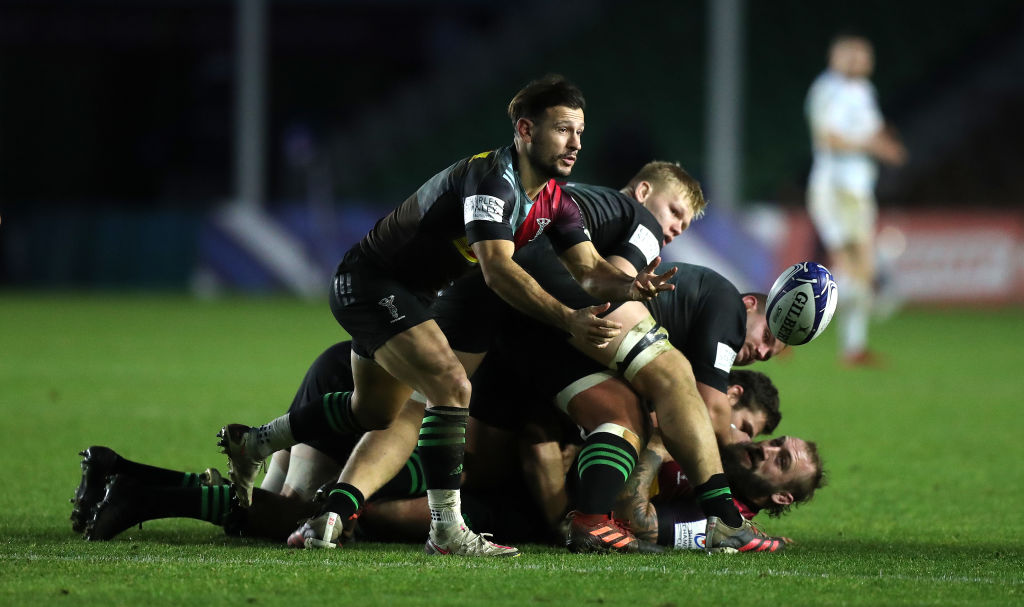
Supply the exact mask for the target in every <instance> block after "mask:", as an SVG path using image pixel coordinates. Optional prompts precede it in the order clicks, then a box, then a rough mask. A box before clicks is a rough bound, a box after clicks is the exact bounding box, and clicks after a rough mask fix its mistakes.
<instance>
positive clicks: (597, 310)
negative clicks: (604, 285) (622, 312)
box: [590, 302, 612, 316]
mask: <svg viewBox="0 0 1024 607" xmlns="http://www.w3.org/2000/svg"><path fill="white" fill-rule="evenodd" d="M610 307H612V304H611V303H610V302H605V303H603V304H598V305H596V306H590V313H591V314H593V315H594V316H597V315H598V314H603V313H604V312H607V311H608V308H610Z"/></svg>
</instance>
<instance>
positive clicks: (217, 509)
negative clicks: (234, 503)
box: [140, 485, 234, 525]
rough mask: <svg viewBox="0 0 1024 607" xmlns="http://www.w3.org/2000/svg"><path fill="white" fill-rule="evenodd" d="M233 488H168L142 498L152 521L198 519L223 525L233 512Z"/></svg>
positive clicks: (152, 490)
mask: <svg viewBox="0 0 1024 607" xmlns="http://www.w3.org/2000/svg"><path fill="white" fill-rule="evenodd" d="M232 495H234V491H233V489H232V487H231V485H217V486H215V487H184V488H175V489H172V488H168V487H153V488H150V489H149V490H146V491H143V493H142V494H141V496H140V497H142V499H141V501H142V502H143V504H144V506H145V509H146V511H147V514H148V517H149V520H153V519H160V518H179V517H186V518H194V519H198V520H201V521H208V522H211V523H213V524H214V525H223V524H224V519H225V518H226V517H227V515H228V513H229V512H230V511H231V496H232Z"/></svg>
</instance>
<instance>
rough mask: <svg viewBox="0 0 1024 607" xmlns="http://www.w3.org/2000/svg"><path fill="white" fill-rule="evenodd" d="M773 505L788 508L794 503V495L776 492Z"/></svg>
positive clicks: (772, 497)
mask: <svg viewBox="0 0 1024 607" xmlns="http://www.w3.org/2000/svg"><path fill="white" fill-rule="evenodd" d="M771 500H772V503H774V504H778V505H780V506H788V505H790V504H792V503H793V494H792V493H790V492H789V491H776V492H775V493H773V494H772V496H771Z"/></svg>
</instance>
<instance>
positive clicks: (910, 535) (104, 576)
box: [0, 293, 1024, 606]
mask: <svg viewBox="0 0 1024 607" xmlns="http://www.w3.org/2000/svg"><path fill="white" fill-rule="evenodd" d="M0 319H2V320H0V335H2V337H0V339H2V342H0V343H2V345H3V347H2V348H0V414H2V419H3V420H4V426H3V427H4V430H5V431H4V436H5V437H6V439H7V443H6V449H5V450H4V458H3V461H4V463H5V469H6V475H5V479H6V481H5V482H6V490H5V491H4V492H3V493H2V494H0V532H2V538H3V539H2V540H0V542H2V544H0V546H2V548H0V604H4V605H13V604H30V603H31V604H61V603H67V604H72V603H73V604H111V605H112V604H210V603H218V604H256V605H260V604H283V603H297V604H328V603H330V604H368V605H376V604H388V605H421V604H422V605H427V604H429V605H435V604H446V605H455V604H465V605H477V604H487V605H521V604H523V603H526V602H528V603H540V604H555V605H560V604H579V605H584V604H587V605H589V604H598V605H619V604H622V605H656V606H669V605H680V606H682V605H689V604H710V603H717V604H722V603H725V602H727V601H732V602H738V603H741V604H744V603H746V604H749V603H752V602H757V603H759V604H775V603H785V604H796V605H822V604H845V605H884V604H891V605H928V604H932V605H955V604H991V605H1006V604H1014V603H1016V604H1022V603H1024V573H1022V572H1024V516H1022V513H1021V506H1020V504H1021V503H1022V501H1024V478H1022V470H1024V467H1022V462H1024V449H1022V447H1021V445H1022V442H1021V440H1020V439H1019V437H1018V434H1019V432H1018V429H1017V426H1018V424H1019V423H1020V422H1019V418H1018V415H1017V410H1018V409H1019V407H1020V402H1021V401H1022V400H1024V381H1022V379H1021V375H1020V365H1019V360H1020V359H1019V358H1017V357H1018V356H1020V344H1021V343H1024V310H1022V309H1020V308H1016V309H1006V310H983V311H962V310H960V311H956V310H954V311H928V310H911V311H904V312H902V313H901V314H900V315H898V316H897V317H896V318H894V319H893V320H891V321H889V322H887V323H885V324H883V325H878V326H876V327H875V330H874V343H875V344H876V345H877V347H878V349H879V350H880V351H881V352H883V353H884V355H885V362H886V365H885V368H884V369H881V370H867V369H857V370H847V369H843V368H841V367H840V366H839V365H838V364H837V363H836V360H835V356H834V352H835V334H834V333H835V332H834V331H832V330H830V331H829V332H828V333H826V335H824V336H823V337H822V338H820V339H819V340H818V341H815V342H814V343H812V344H809V345H807V346H802V347H801V348H799V349H798V350H796V351H794V352H792V353H791V355H789V356H784V357H782V358H781V359H779V360H776V361H772V362H769V363H766V364H764V365H762V366H761V367H760V370H762V371H765V372H766V373H768V374H770V375H771V376H772V377H773V379H774V380H775V382H776V383H777V385H778V386H779V389H780V393H781V395H782V398H783V411H784V418H783V422H782V425H781V427H780V430H781V431H782V432H786V433H792V434H796V435H800V436H804V437H807V438H812V439H815V440H817V441H818V442H819V444H820V448H821V452H822V454H823V456H824V458H825V460H826V465H827V468H828V471H829V474H830V484H829V486H828V487H827V488H826V489H824V490H823V491H822V492H821V493H820V494H819V495H818V497H817V498H816V499H815V500H814V501H813V502H812V503H810V504H808V505H806V506H805V507H802V508H800V509H797V510H796V511H795V512H793V513H792V514H790V515H789V516H787V517H784V518H783V519H780V520H771V519H766V520H764V521H762V523H763V524H765V526H766V527H767V528H768V529H769V530H770V531H771V532H773V533H778V534H783V535H787V536H790V537H793V538H795V539H796V540H797V541H798V542H799V543H798V544H797V545H795V546H793V547H792V549H791V550H789V551H788V552H786V553H784V554H781V555H756V556H755V555H735V556H723V557H715V558H708V557H705V556H704V555H702V554H691V553H674V554H670V555H667V556H646V555H645V556H637V557H622V556H619V557H612V556H577V555H570V554H567V553H565V552H563V551H560V550H557V549H553V548H546V547H541V546H526V547H524V548H525V550H524V552H525V554H524V555H523V556H522V557H521V558H519V559H515V560H512V561H479V560H472V561H466V560H457V559H446V558H429V557H426V556H424V555H422V554H420V546H418V545H383V544H359V545H356V546H354V547H351V548H346V549H344V550H340V551H331V552H322V551H320V552H304V551H290V550H287V549H284V548H282V547H279V546H276V545H270V544H266V543H260V542H256V541H247V540H237V539H235V540H232V539H228V538H226V537H225V536H224V535H223V534H222V533H221V532H220V530H219V529H217V528H215V527H213V526H210V525H207V524H204V523H200V522H197V521H177V520H176V521H156V522H152V523H147V524H146V525H145V528H144V529H143V530H141V531H140V530H138V529H133V530H131V531H129V532H126V533H125V534H123V535H122V536H120V537H119V538H117V539H115V540H113V541H111V542H105V543H86V542H83V541H82V540H81V539H80V538H78V537H76V536H75V535H73V534H72V533H71V530H70V526H69V524H68V522H67V517H68V514H69V512H70V505H69V504H68V498H69V497H70V496H71V494H72V492H73V490H74V488H75V486H76V485H77V483H78V478H79V468H78V460H79V458H78V457H77V455H76V453H77V451H79V450H80V449H82V448H84V447H86V446H88V445H91V444H106V445H109V446H111V447H114V448H115V449H117V450H118V451H119V452H121V453H123V454H124V455H126V456H127V457H130V458H133V459H138V460H141V461H145V462H147V463H153V464H157V465H162V466H166V467H171V468H177V469H185V470H201V469H203V468H205V467H207V466H211V465H216V466H220V467H222V468H223V461H222V457H221V456H220V455H219V454H218V453H217V449H216V447H215V442H216V439H215V438H214V434H215V432H216V431H217V429H218V428H219V427H220V426H221V425H223V424H224V423H226V422H231V421H238V422H249V423H254V422H258V421H265V420H266V419H269V418H270V417H271V416H274V415H277V414H279V413H281V412H283V411H284V409H285V408H286V407H287V404H288V403H289V402H290V401H291V397H292V395H293V393H294V390H295V389H296V388H297V387H298V383H299V380H300V378H301V376H302V374H303V372H304V371H305V369H306V366H307V365H308V363H309V362H310V361H311V360H312V358H313V357H314V356H316V355H317V354H318V353H319V352H320V351H321V350H322V349H323V348H324V347H325V346H327V345H329V344H330V343H333V341H335V340H337V339H339V338H340V337H341V336H342V334H341V332H340V330H339V329H338V327H337V325H336V324H335V323H334V321H333V319H332V318H331V316H330V313H329V312H328V311H327V308H326V305H320V304H311V303H302V302H297V301H293V300H289V299H227V300H218V301H212V302H203V301H196V300H192V299H188V298H184V297H175V296H139V295H103V296H97V295H76V294H43V295H40V294H17V293H14V294H12V293H7V294H4V295H2V296H0Z"/></svg>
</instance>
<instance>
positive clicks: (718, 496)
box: [693, 473, 743, 527]
mask: <svg viewBox="0 0 1024 607" xmlns="http://www.w3.org/2000/svg"><path fill="white" fill-rule="evenodd" d="M693 494H694V495H696V496H697V501H698V502H699V503H700V509H701V510H703V511H704V515H705V516H717V517H718V518H719V519H721V520H722V522H724V523H725V524H726V525H729V526H730V527H739V526H740V525H742V524H743V517H742V516H740V511H739V509H737V508H736V502H734V501H733V499H732V490H731V489H729V479H727V478H726V477H725V474H721V473H719V474H712V475H711V478H709V479H708V480H707V482H706V483H704V484H702V485H698V486H697V487H694V488H693Z"/></svg>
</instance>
